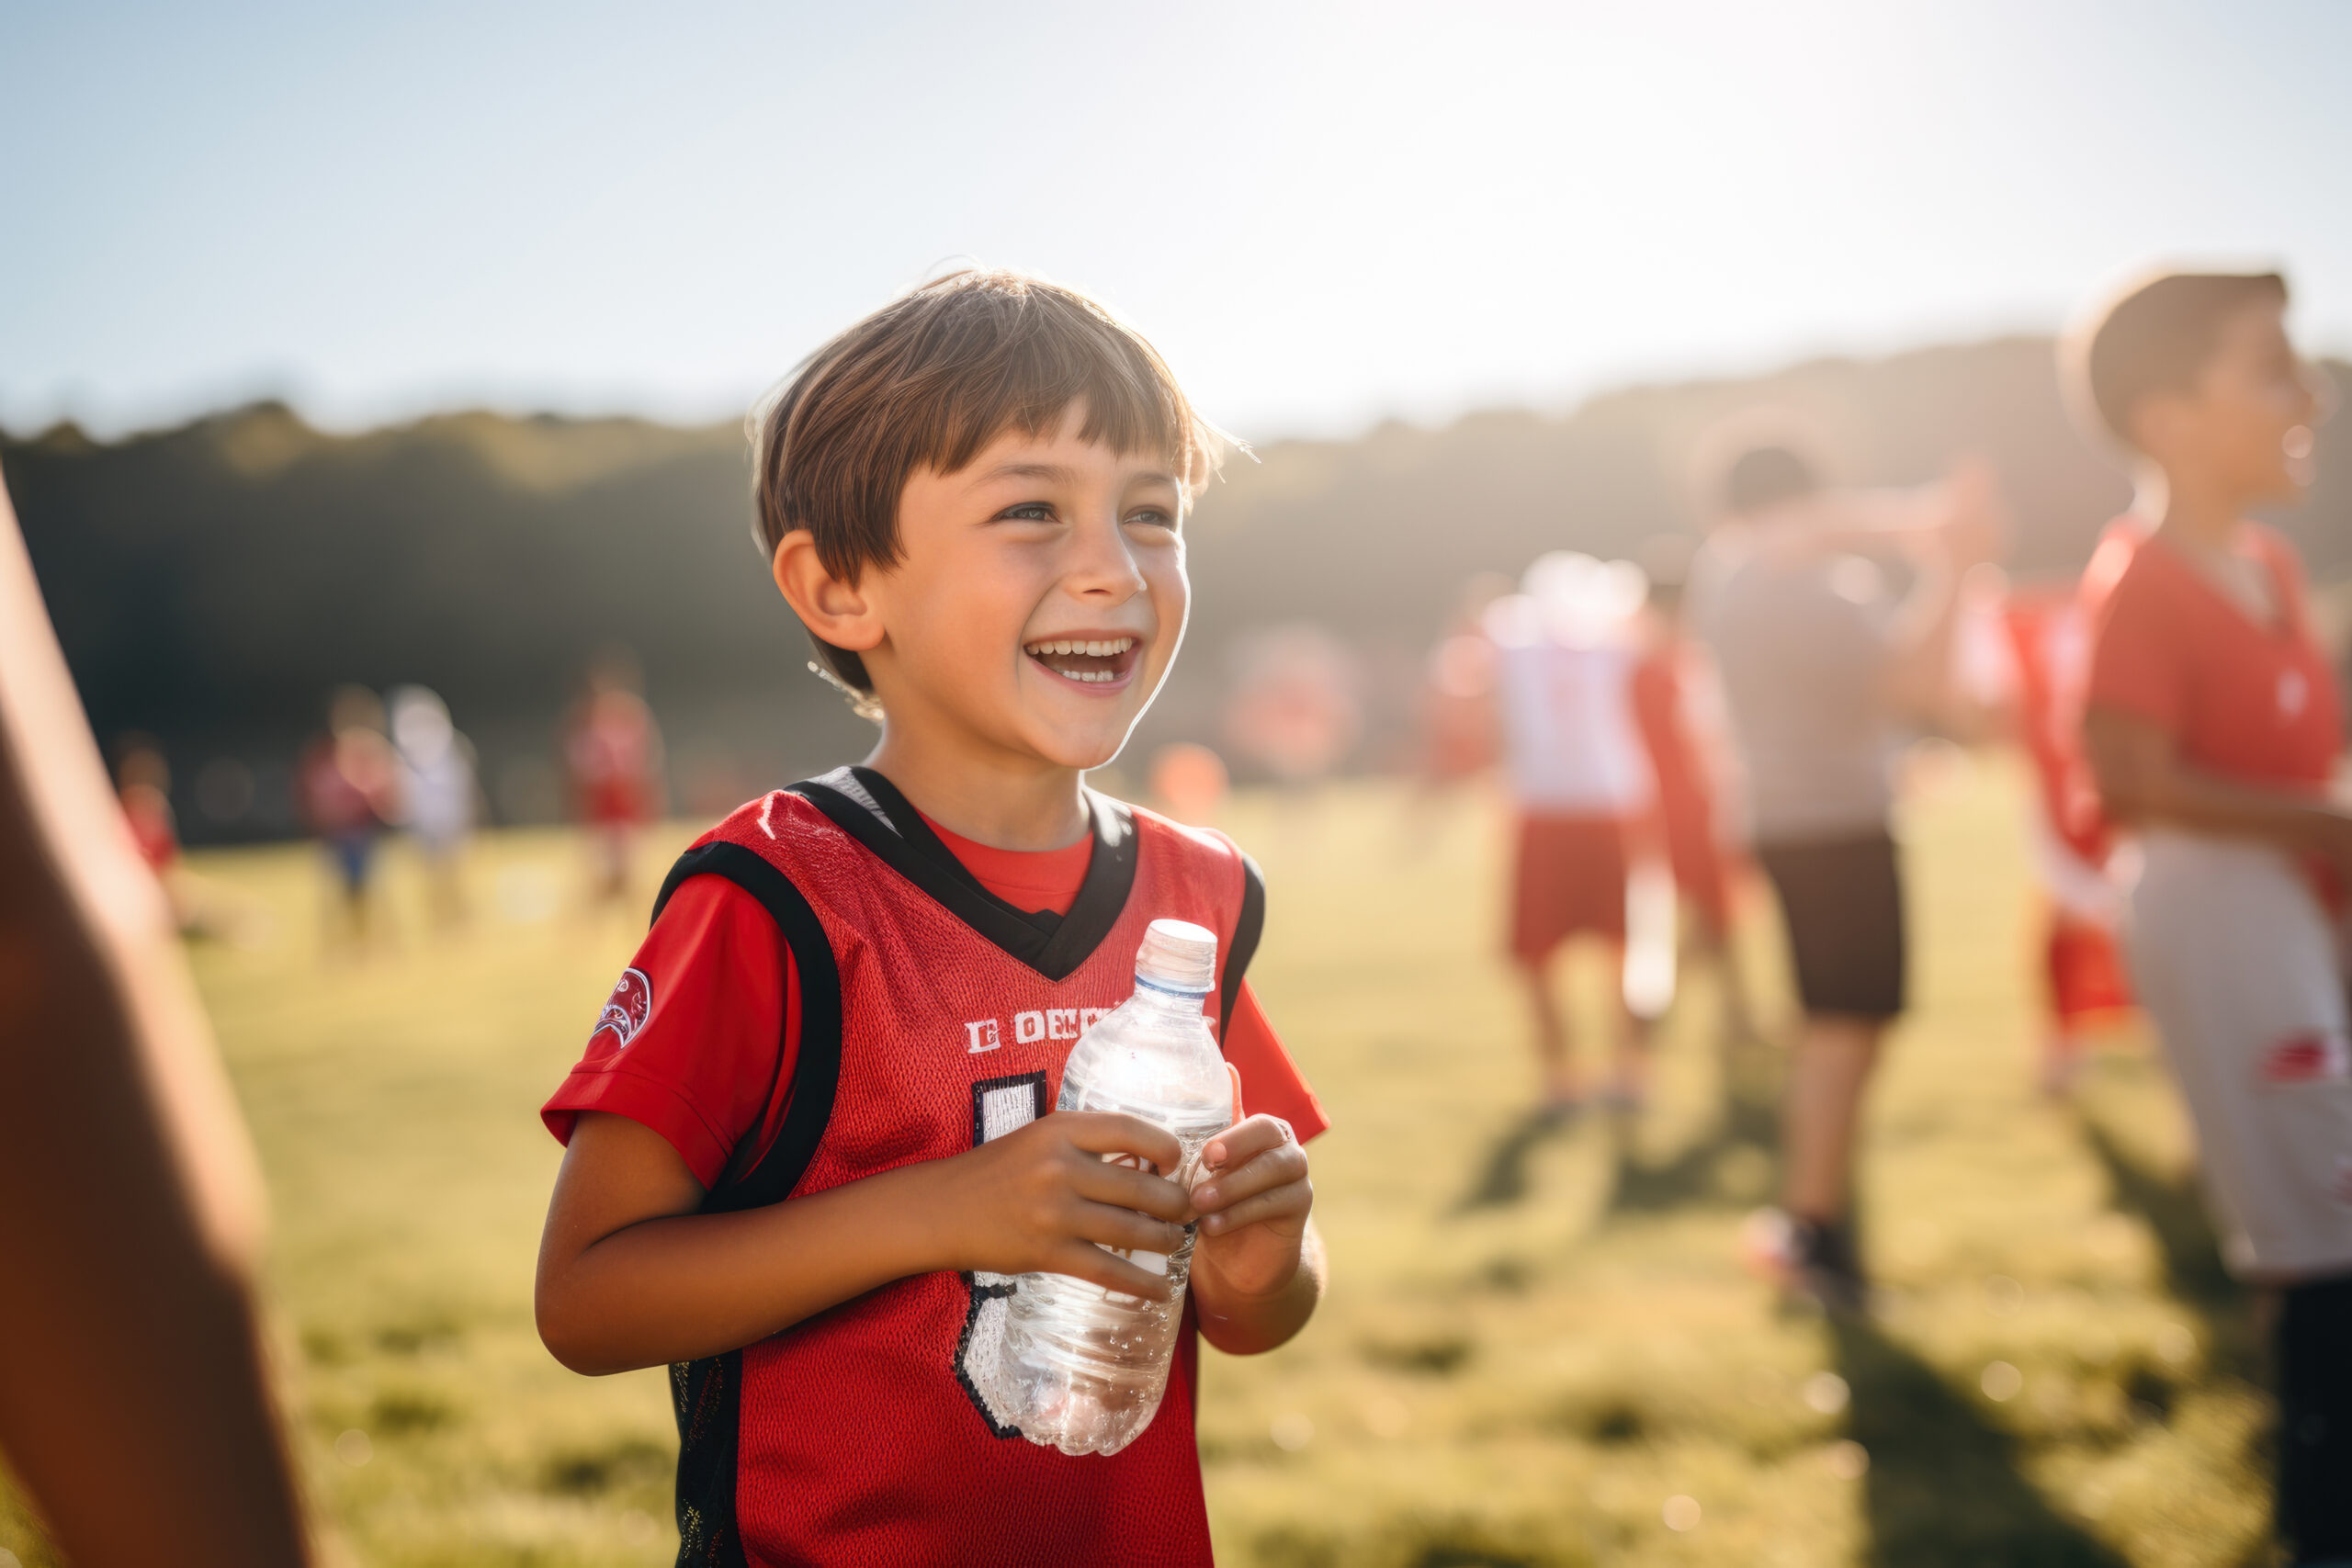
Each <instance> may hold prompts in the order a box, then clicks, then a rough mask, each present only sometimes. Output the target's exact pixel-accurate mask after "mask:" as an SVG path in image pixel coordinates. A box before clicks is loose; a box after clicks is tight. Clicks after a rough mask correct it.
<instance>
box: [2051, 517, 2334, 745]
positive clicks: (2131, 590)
mask: <svg viewBox="0 0 2352 1568" xmlns="http://www.w3.org/2000/svg"><path fill="white" fill-rule="evenodd" d="M2242 540H2243V545H2242V547H2243V548H2245V550H2246V551H2247V553H2248V554H2250V555H2252V556H2253V557H2255V558H2256V559H2257V560H2258V561H2260V562H2261V564H2262V565H2263V567H2264V568H2265V569H2266V570H2267V571H2268V572H2269V573H2270V576H2271V581H2273V582H2274V583H2275V584H2276V585H2277V589H2278V610H2279V616H2278V625H2277V626H2257V625H2256V624H2255V623H2254V622H2253V621H2252V620H2251V619H2249V618H2248V617H2247V615H2246V614H2245V611H2243V610H2241V609H2239V608H2238V606H2237V605H2235V604H2232V603H2231V602H2230V601H2229V600H2228V599H2227V598H2225V597H2223V595H2222V592H2221V591H2220V590H2219V589H2217V588H2215V587H2214V586H2213V585H2212V584H2211V583H2210V582H2208V581H2206V580H2205V579H2204V577H2203V576H2201V575H2200V574H2199V572H2198V570H2197V569H2196V568H2195V567H2194V566H2192V565H2190V564H2189V562H2188V561H2187V560H2186V559H2184V558H2182V557H2181V556H2180V554H2179V552H2178V551H2177V550H2175V549H2174V548H2173V547H2171V546H2169V545H2167V544H2165V542H2164V540H2163V539H2161V538H2158V537H2154V536H2150V535H2148V534H2146V533H2144V532H2143V531H2142V529H2141V528H2140V527H2139V526H2138V525H2134V524H2133V523H2131V521H2129V520H2126V521H2124V522H2121V523H2118V524H2117V525H2114V526H2113V527H2110V528H2109V530H2108V531H2107V536H2106V537H2105V538H2104V539H2102V540H2100V541H2099V547H2098V553H2097V554H2095V555H2094V556H2092V557H2091V563H2090V565H2089V567H2088V568H2087V569H2086V570H2085V571H2084V573H2083V607H2084V610H2085V612H2086V615H2088V617H2089V620H2090V623H2091V628H2092V631H2091V636H2092V638H2093V642H2092V650H2091V672H2090V689H2089V694H2088V705H2090V706H2092V707H2105V708H2113V709H2115V710H2117V711H2119V712H2121V713H2127V714H2130V715H2131V716H2134V717H2137V718H2141V719H2144V720H2146V721H2148V722H2149V723H2152V724H2154V725H2156V726H2157V727H2158V728H2162V729H2164V730H2165V732H2166V733H2168V734H2170V735H2171V736H2172V737H2173V739H2174V740H2175V741H2176V742H2177V744H2178V746H2179V749H2180V758H2181V761H2185V762H2187V763H2188V764H2189V765H2190V766H2192V767H2196V768H2201V769H2203V770H2204V771H2206V772H2207V773H2216V774H2219V775H2220V776H2222V777H2223V778H2228V779H2236V780H2239V781H2242V782H2245V783H2249V784H2271V785H2275V786H2282V787H2286V788H2292V789H2303V790H2312V791H2316V790H2318V789H2319V788H2321V787H2322V786H2324V784H2326V783H2327V780H2328V776H2329V774H2330V773H2332V772H2333V771H2334V768H2335V754H2336V752H2337V751H2338V750H2341V749H2342V747H2343V744H2344V724H2343V716H2342V708H2341V706H2340V705H2339V702H2338V699H2337V695H2336V689H2335V671H2333V670H2332V669H2331V668H2329V665H2328V661H2327V654H2326V652H2325V651H2324V649H2321V647H2320V646H2319V639H2318V637H2315V636H2314V635H2313V634H2312V628H2311V623H2310V618H2309V616H2308V615H2307V614H2306V610H2305V606H2304V604H2303V583H2302V573H2301V570H2300V569H2299V568H2298V566H2297V564H2296V560H2295V552H2294V547H2292V546H2290V545H2289V544H2288V543H2287V541H2286V540H2284V539H2282V538H2280V537H2279V536H2278V535H2276V534H2274V533H2272V532H2271V531H2270V530H2269V529H2267V528H2261V527H2256V526H2252V525H2248V526H2247V527H2246V528H2245V531H2244V533H2243V535H2242Z"/></svg>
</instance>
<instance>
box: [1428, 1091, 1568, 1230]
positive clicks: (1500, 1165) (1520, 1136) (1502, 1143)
mask: <svg viewBox="0 0 2352 1568" xmlns="http://www.w3.org/2000/svg"><path fill="white" fill-rule="evenodd" d="M1576 1122H1577V1118H1576V1117H1575V1116H1574V1115H1563V1114H1561V1113H1560V1112H1558V1111H1545V1110H1536V1111H1529V1112H1528V1113H1527V1114H1526V1115H1524V1116H1522V1117H1521V1118H1520V1119H1519V1120H1518V1121H1517V1122H1512V1123H1511V1124H1510V1126H1509V1127H1507V1128H1505V1129H1504V1130H1503V1135H1502V1136H1501V1137H1499V1138H1498V1139H1496V1140H1495V1146H1494V1147H1493V1148H1491V1149H1489V1150H1488V1151H1487V1162H1486V1164H1485V1165H1484V1166H1482V1167H1481V1168H1479V1172H1478V1179H1477V1181H1476V1184H1474V1185H1473V1186H1472V1187H1471V1189H1470V1190H1469V1191H1468V1192H1467V1193H1465V1194H1464V1196H1463V1199H1462V1201H1461V1202H1460V1203H1459V1204H1458V1205H1456V1207H1457V1209H1458V1210H1459V1212H1461V1213H1469V1212H1470V1211H1472V1210H1474V1209H1505V1208H1509V1207H1510V1205H1511V1204H1513V1203H1516V1202H1519V1201H1521V1200H1522V1199H1524V1198H1525V1197H1526V1196H1527V1162H1528V1161H1529V1160H1530V1159H1532V1158H1533V1157H1534V1155H1535V1151H1536V1150H1537V1149H1539V1148H1541V1147H1543V1146H1544V1145H1545V1144H1548V1143H1551V1142H1553V1141H1554V1140H1555V1139H1557V1138H1562V1137H1565V1136H1566V1135H1567V1132H1568V1129H1569V1128H1571V1127H1573V1126H1575V1125H1576Z"/></svg>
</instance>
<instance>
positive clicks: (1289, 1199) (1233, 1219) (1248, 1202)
mask: <svg viewBox="0 0 2352 1568" xmlns="http://www.w3.org/2000/svg"><path fill="white" fill-rule="evenodd" d="M1313 1202H1314V1193H1313V1192H1312V1191H1311V1190H1309V1189H1308V1187H1307V1185H1306V1182H1304V1181H1293V1182H1288V1183H1285V1184H1284V1185H1283V1186H1281V1187H1277V1188H1275V1189H1274V1190H1272V1191H1271V1192H1261V1193H1259V1194H1258V1195H1257V1196H1256V1197H1255V1198H1245V1199H1243V1200H1242V1201H1240V1202H1238V1203H1236V1204H1234V1205H1233V1206H1232V1207H1231V1208H1229V1209H1220V1210H1218V1211H1217V1212H1216V1213H1214V1214H1209V1215H1207V1216H1205V1217H1204V1218H1203V1219H1202V1221H1201V1234H1202V1235H1225V1234H1226V1233H1227V1232H1228V1231H1238V1230H1239V1229H1240V1228H1241V1227H1242V1226H1243V1225H1254V1224H1260V1223H1261V1222H1263V1221H1266V1220H1302V1219H1304V1218H1305V1217H1306V1213H1307V1210H1308V1208H1309V1206H1310V1205H1311V1204H1312V1203H1313Z"/></svg>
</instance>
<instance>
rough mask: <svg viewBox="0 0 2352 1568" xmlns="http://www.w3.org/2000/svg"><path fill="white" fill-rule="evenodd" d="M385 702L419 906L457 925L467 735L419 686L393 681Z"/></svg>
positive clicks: (476, 809)
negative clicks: (417, 862)
mask: <svg viewBox="0 0 2352 1568" xmlns="http://www.w3.org/2000/svg"><path fill="white" fill-rule="evenodd" d="M391 708H392V749H393V750H394V752H395V753H396V754H397V755H398V757H399V760H400V795H401V809H402V820H403V821H404V822H405V823H406V825H407V827H408V830H409V831H410V833H412V834H413V835H414V837H415V840H416V850H417V855H418V857H419V858H420V859H421V860H423V861H424V880H425V897H426V902H427V906H428V908H430V909H431V911H432V915H433V919H434V920H435V922H436V923H437V924H439V925H441V926H444V927H450V926H457V925H461V924H463V923H464V921H465V918H466V889H465V875H464V873H465V853H466V843H467V840H469V839H470V838H471V837H472V836H473V830H474V823H475V821H476V819H477V818H478V817H479V815H480V810H481V784H480V783H479V782H478V780H477V777H476V770H475V766H474V747H473V742H472V741H470V740H468V739H466V738H465V737H464V736H462V735H460V734H458V728H457V726H456V725H454V724H452V723H451V722H450V721H449V708H448V705H447V704H446V703H444V702H442V700H441V698H440V697H439V695H438V694H435V693H434V692H431V691H429V690H427V689H426V688H424V687H423V686H399V687H395V688H394V689H393V692H392V702H391Z"/></svg>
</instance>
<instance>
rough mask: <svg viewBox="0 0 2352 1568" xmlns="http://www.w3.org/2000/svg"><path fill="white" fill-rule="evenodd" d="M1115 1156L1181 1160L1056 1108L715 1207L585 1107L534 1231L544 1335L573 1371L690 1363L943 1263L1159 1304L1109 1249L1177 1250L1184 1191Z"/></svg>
mask: <svg viewBox="0 0 2352 1568" xmlns="http://www.w3.org/2000/svg"><path fill="white" fill-rule="evenodd" d="M1114 1153H1118V1154H1136V1155H1140V1156H1143V1157H1144V1158H1146V1159H1148V1160H1150V1161H1152V1162H1153V1163H1154V1164H1155V1165H1157V1166H1158V1167H1159V1168H1161V1169H1166V1170H1172V1169H1174V1168H1176V1165H1177V1162H1178V1160H1179V1159H1180V1158H1181V1157H1182V1150H1181V1148H1180V1147H1179V1145H1177V1143H1176V1140H1175V1139H1174V1138H1173V1137H1172V1136H1170V1134H1168V1133H1167V1132H1165V1131H1164V1130H1162V1129H1160V1128H1158V1127H1155V1126H1153V1125H1151V1124H1150V1123H1149V1122H1142V1121H1138V1120H1136V1118H1134V1117H1130V1116H1113V1115H1096V1114H1085V1113H1074V1112H1060V1113H1057V1114H1055V1115H1052V1116H1046V1117H1043V1118H1040V1119H1039V1120H1038V1121H1035V1122H1031V1123H1030V1124H1029V1125H1028V1126H1026V1127H1023V1128H1022V1129H1020V1130H1019V1131H1018V1132H1014V1133H1009V1134H1005V1135H1004V1136H1002V1137H1001V1138H994V1139H991V1140H989V1142H988V1143H985V1144H983V1145H980V1146H979V1147H978V1148H976V1149H973V1150H970V1151H969V1152H968V1153H965V1154H960V1155H956V1156H951V1157H949V1158H946V1159H938V1160H926V1161H922V1162H920V1163H918V1164H914V1165H910V1166H905V1167H902V1168H899V1169H897V1170H893V1171H888V1172H885V1173H883V1174H882V1175H879V1176H871V1177H867V1178H865V1179H863V1180H859V1181H852V1182H846V1183H844V1184H842V1186H840V1187H836V1188H832V1189H830V1190H826V1191H823V1192H820V1193H816V1194H814V1195H812V1196H809V1197H805V1198H795V1199H793V1200H791V1201H787V1202H783V1203H775V1204H772V1205H770V1206H768V1207H766V1208H763V1209H753V1210H748V1211H745V1212H743V1213H725V1214H703V1213H696V1212H695V1211H696V1209H698V1208H699V1206H700V1205H701V1203H702V1200H703V1195H704V1193H703V1187H702V1185H701V1183H699V1182H698V1181H696V1180H695V1178H694V1176H693V1174H692V1172H690V1171H689V1170H688V1169H687V1168H686V1163H685V1161H684V1158H682V1157H681V1156H679V1154H678V1152H677V1150H675V1149H674V1148H673V1147H671V1145H670V1144H669V1141H668V1140H667V1139H665V1138H663V1137H662V1135H661V1134H658V1133H655V1132H654V1131H652V1130H651V1129H650V1128H648V1127H645V1126H643V1125H641V1124H639V1123H638V1122H632V1121H630V1120H628V1118H626V1117H622V1116H617V1115H613V1114H610V1113H606V1112H595V1111H590V1112H586V1113H583V1114H582V1116H581V1118H580V1121H579V1124H578V1125H577V1126H576V1127H575V1128H574V1129H573V1132H572V1134H571V1144H570V1146H569V1147H568V1148H567V1149H566V1151H565V1153H564V1159H563V1168H562V1170H561V1171H560V1173H559V1174H558V1176H557V1178H556V1187H555V1196H554V1199H553V1201H551V1202H550V1203H549V1205H548V1220H547V1228H546V1231H545V1232H544V1234H543V1235H542V1236H541V1239H540V1244H539V1271H538V1288H537V1314H538V1325H539V1337H540V1338H542V1339H543V1340H545V1341H546V1343H547V1347H548V1349H549V1350H550V1351H552V1352H553V1353H554V1355H555V1358H556V1359H558V1360H560V1361H561V1362H562V1363H563V1364H564V1365H565V1366H567V1367H570V1368H571V1370H572V1371H578V1372H587V1373H592V1374H594V1373H604V1372H617V1371H628V1370H630V1369H632V1368H636V1367H649V1366H659V1365H661V1364H662V1363H664V1362H669V1361H685V1360H693V1359H696V1358H698V1357H703V1356H712V1355H718V1354H720V1353H722V1352H725V1351H728V1350H732V1349H737V1348H741V1347H742V1346H745V1345H750V1344H752V1343H754V1342H756V1341H758V1340H761V1339H764V1338H766V1337H768V1336H770V1335H772V1334H775V1333H778V1332H780V1331H782V1330H784V1329H786V1328H789V1327H791V1326H792V1325H794V1324H796V1323H798V1322H800V1321H801V1320H802V1319H804V1318H808V1317H811V1316H814V1315H815V1314H818V1313H820V1312H822V1311H824V1310H825V1309H826V1308H828V1307H831V1306H834V1305H837V1304H838V1303H842V1302H845V1301H847V1300H849V1299H850V1298H851V1297H853V1296H857V1295H863V1294H864V1293H865V1292H867V1291H870V1290H873V1289H874V1288H875V1287H876V1286H878V1285H884V1284H888V1282H889V1281H891V1280H899V1279H904V1278H906V1277H907V1276H909V1275H912V1274H926V1273H930V1272H933V1270H938V1269H985V1270H989V1271H990V1272H994V1273H1001V1274H1024V1273H1031V1272H1038V1271H1043V1272H1050V1273H1057V1274H1069V1275H1073V1276H1075V1277H1077V1278H1079V1279H1081V1280H1091V1281H1092V1282H1094V1283H1096V1284H1099V1285H1103V1286H1105V1287H1107V1288H1109V1289H1112V1290H1116V1291H1123V1292H1128V1293H1131V1294H1138V1295H1149V1296H1153V1297H1157V1298H1159V1299H1165V1298H1166V1296H1167V1293H1168V1292H1167V1282H1166V1280H1164V1279H1163V1278H1161V1277H1160V1276H1159V1275H1156V1274H1150V1273H1147V1272H1146V1271H1144V1270H1143V1269H1138V1268H1136V1266H1135V1265H1134V1264H1132V1263H1129V1262H1127V1261H1126V1260H1125V1259H1124V1258H1114V1257H1113V1256H1112V1255H1111V1254H1109V1253H1107V1252H1105V1251H1103V1247H1104V1246H1108V1247H1126V1248H1132V1249H1136V1250H1141V1251H1148V1252H1168V1251H1171V1250H1173V1249H1174V1247H1175V1246H1176V1245H1177V1243H1178V1241H1179V1239H1180V1238H1181V1235H1182V1233H1181V1232H1180V1231H1179V1230H1178V1229H1177V1226H1176V1224H1175V1223H1174V1222H1178V1221H1182V1219H1184V1218H1185V1217H1187V1215H1188V1214H1189V1213H1190V1209H1189V1207H1188V1203H1187V1200H1186V1198H1185V1195H1184V1192H1183V1190H1182V1189H1181V1188H1179V1187H1177V1186H1176V1185H1175V1184H1174V1183H1173V1182H1170V1181H1166V1180H1163V1179H1160V1178H1159V1177H1156V1176H1148V1175H1146V1174H1145V1173H1143V1172H1142V1171H1139V1170H1135V1169H1132V1168H1128V1167H1125V1166H1122V1165H1113V1164H1109V1163H1107V1162H1105V1161H1104V1160H1103V1155H1105V1154H1114ZM1138 1211H1140V1212H1138ZM1155 1216H1157V1217H1155ZM1098 1243H1099V1244H1101V1245H1096V1244H1098Z"/></svg>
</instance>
